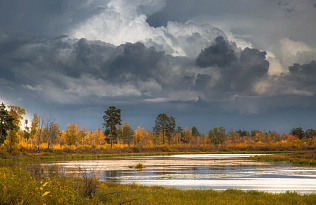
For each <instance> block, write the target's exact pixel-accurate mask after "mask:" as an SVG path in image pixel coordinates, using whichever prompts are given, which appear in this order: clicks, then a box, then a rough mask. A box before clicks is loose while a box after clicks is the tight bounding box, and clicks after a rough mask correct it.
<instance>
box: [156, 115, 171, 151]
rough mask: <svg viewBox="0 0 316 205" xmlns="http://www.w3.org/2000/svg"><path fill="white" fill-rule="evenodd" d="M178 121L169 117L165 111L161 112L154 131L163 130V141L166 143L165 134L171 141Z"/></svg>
mask: <svg viewBox="0 0 316 205" xmlns="http://www.w3.org/2000/svg"><path fill="white" fill-rule="evenodd" d="M175 127H176V121H175V118H174V117H172V116H170V117H168V116H167V115H166V114H165V113H162V114H159V115H158V116H157V118H156V120H155V127H154V128H153V131H154V133H159V132H162V143H163V144H165V136H167V137H168V139H169V145H170V141H171V135H172V134H173V133H174V132H175Z"/></svg>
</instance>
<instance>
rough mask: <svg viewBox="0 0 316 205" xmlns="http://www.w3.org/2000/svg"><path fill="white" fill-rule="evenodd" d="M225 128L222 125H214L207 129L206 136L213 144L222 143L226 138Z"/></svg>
mask: <svg viewBox="0 0 316 205" xmlns="http://www.w3.org/2000/svg"><path fill="white" fill-rule="evenodd" d="M225 132H226V129H225V128H223V127H218V128H217V127H216V128H213V129H212V130H209V132H208V137H209V139H210V141H211V142H212V143H214V144H216V145H217V144H223V143H224V141H225V138H226V134H225Z"/></svg>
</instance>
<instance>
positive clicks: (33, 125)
mask: <svg viewBox="0 0 316 205" xmlns="http://www.w3.org/2000/svg"><path fill="white" fill-rule="evenodd" d="M39 123H40V120H39V117H38V115H37V114H36V113H34V114H33V119H32V122H31V132H30V138H31V146H32V145H33V139H34V137H35V136H36V133H37V130H38V126H39Z"/></svg>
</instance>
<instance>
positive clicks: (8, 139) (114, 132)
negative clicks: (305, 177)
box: [0, 103, 316, 158]
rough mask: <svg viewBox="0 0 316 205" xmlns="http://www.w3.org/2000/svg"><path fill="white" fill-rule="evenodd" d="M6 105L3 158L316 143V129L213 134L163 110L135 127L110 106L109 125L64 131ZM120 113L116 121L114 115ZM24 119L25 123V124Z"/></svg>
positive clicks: (0, 145) (1, 121)
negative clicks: (148, 125) (182, 123)
mask: <svg viewBox="0 0 316 205" xmlns="http://www.w3.org/2000/svg"><path fill="white" fill-rule="evenodd" d="M8 108H9V109H8V110H7V109H6V106H5V105H4V104H3V103H2V105H1V106H0V134H1V135H0V157H2V158H5V157H8V156H10V155H19V154H21V152H26V153H36V152H52V151H53V150H54V151H56V150H59V151H63V152H66V153H78V151H81V152H83V153H84V152H88V153H90V152H93V153H95V152H97V153H113V152H115V151H116V152H120V153H122V152H123V153H124V152H151V151H281V150H308V149H315V148H316V131H315V130H313V129H308V130H306V131H304V130H303V129H302V128H301V127H299V128H294V129H292V130H291V132H290V133H288V134H282V135H280V134H279V133H278V132H276V131H268V132H266V131H264V130H251V131H247V130H235V131H234V130H229V131H227V130H226V129H225V128H224V127H216V128H212V129H210V130H209V132H208V133H207V134H201V133H199V131H198V129H197V128H196V127H195V126H193V127H192V128H189V127H185V128H184V129H183V128H182V127H180V126H176V121H175V118H174V117H172V116H170V117H169V116H167V115H166V114H164V113H162V114H159V115H158V116H157V118H156V120H155V127H154V128H153V130H145V129H144V128H141V127H137V129H136V130H133V129H132V128H131V125H130V124H129V123H128V122H124V123H121V120H120V115H121V114H120V110H119V109H116V108H115V107H113V106H112V107H110V108H109V109H108V110H106V111H105V115H104V117H103V119H104V129H102V128H99V129H95V130H94V131H87V130H86V129H85V128H81V127H80V126H79V125H77V124H75V123H71V124H68V125H67V128H66V129H65V130H60V129H59V126H58V123H57V122H55V120H54V119H53V118H52V117H51V116H49V117H47V118H44V117H39V116H38V115H37V114H34V115H33V119H32V121H31V122H28V121H27V120H24V118H23V116H24V115H25V114H26V112H25V110H24V109H22V108H20V107H17V106H8ZM113 118H115V119H116V120H113ZM22 123H24V125H25V128H24V129H22Z"/></svg>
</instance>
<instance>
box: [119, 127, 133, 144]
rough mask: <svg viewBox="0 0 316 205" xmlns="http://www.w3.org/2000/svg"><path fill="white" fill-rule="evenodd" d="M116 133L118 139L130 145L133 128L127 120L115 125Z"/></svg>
mask: <svg viewBox="0 0 316 205" xmlns="http://www.w3.org/2000/svg"><path fill="white" fill-rule="evenodd" d="M117 129H118V130H117V134H118V137H119V139H121V140H122V141H123V143H124V144H128V145H131V141H132V137H133V133H134V131H133V129H132V128H131V125H130V124H128V122H124V123H123V125H118V126H117Z"/></svg>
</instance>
